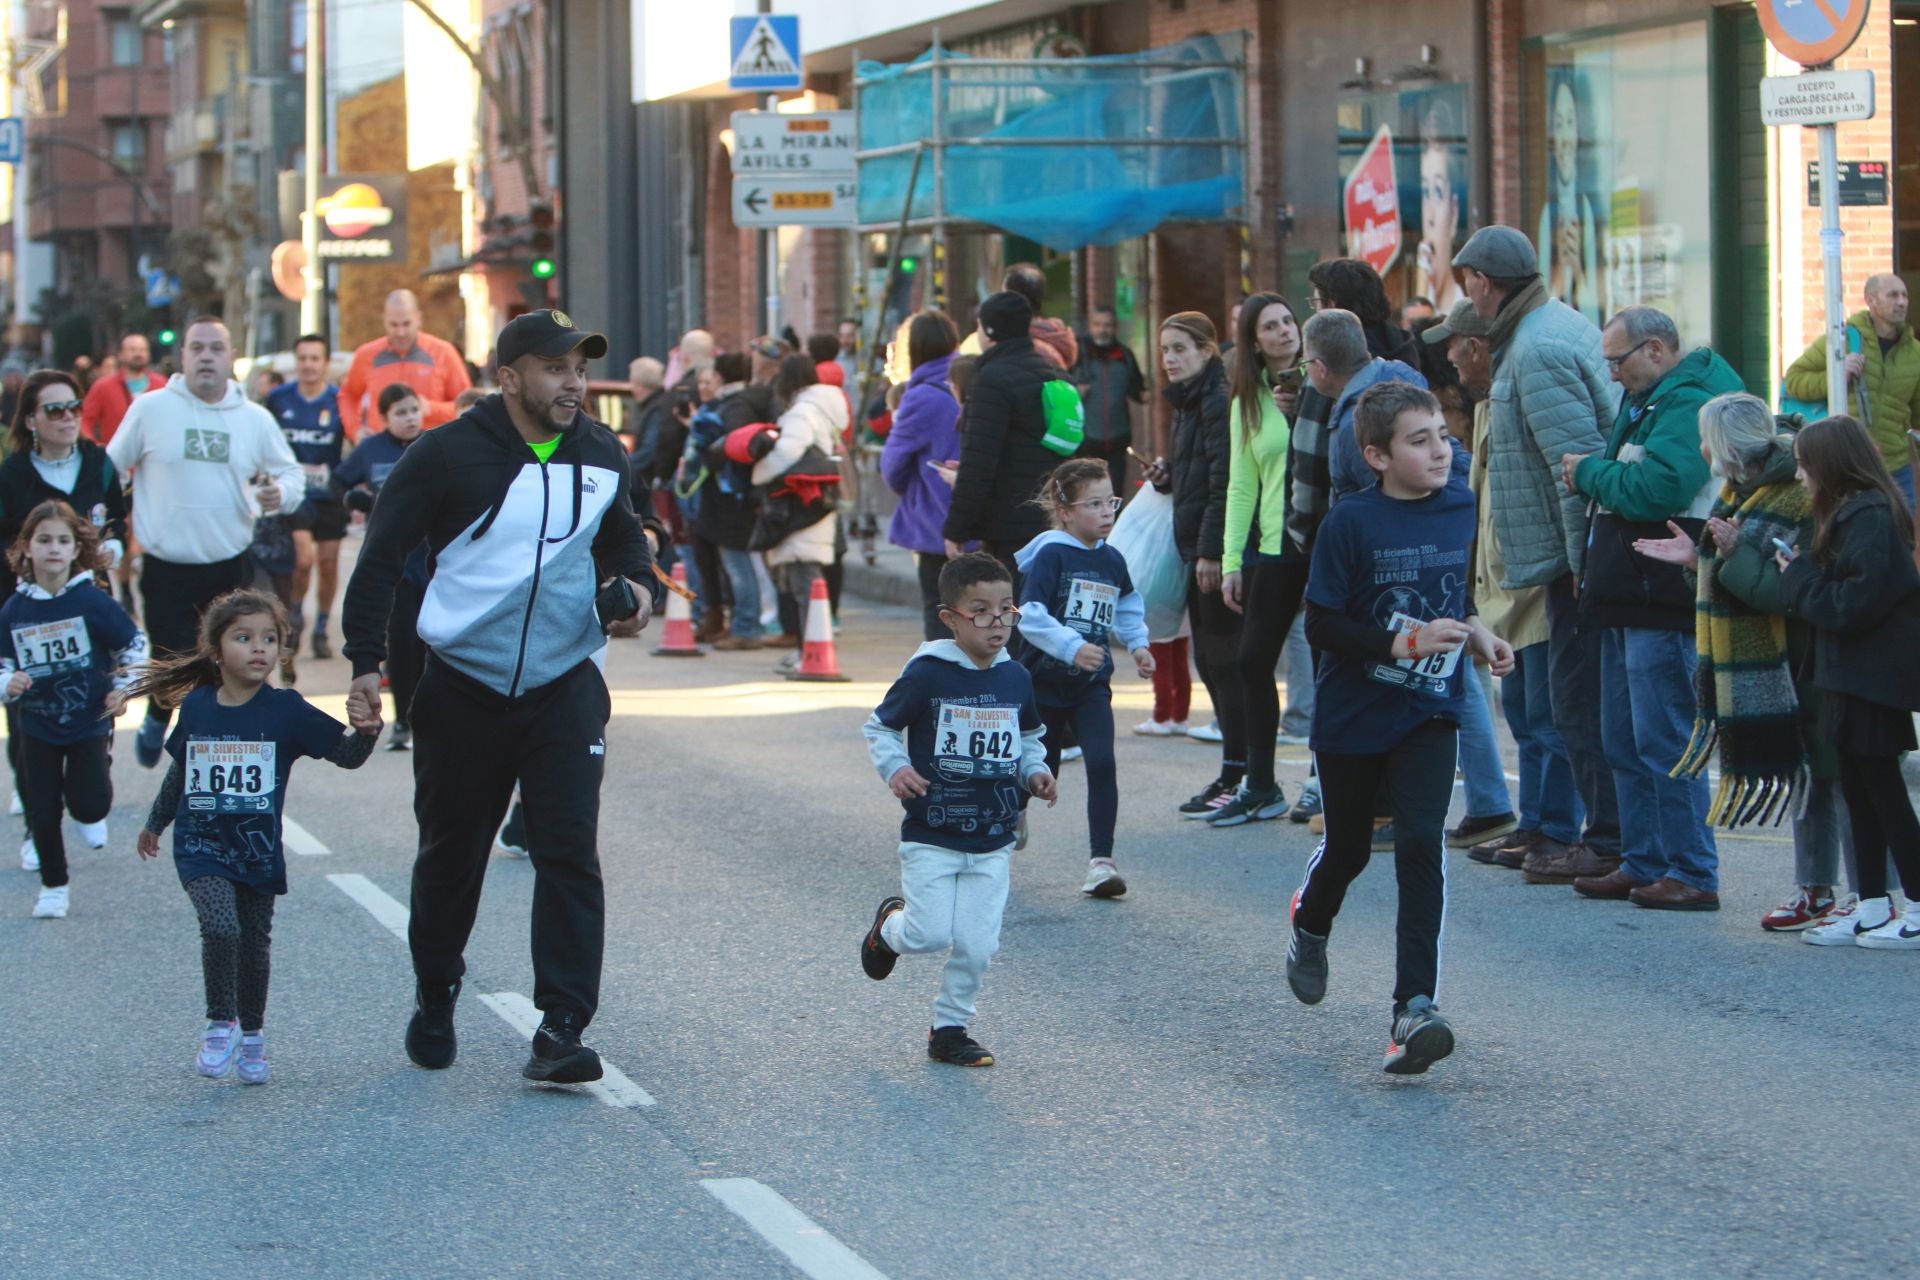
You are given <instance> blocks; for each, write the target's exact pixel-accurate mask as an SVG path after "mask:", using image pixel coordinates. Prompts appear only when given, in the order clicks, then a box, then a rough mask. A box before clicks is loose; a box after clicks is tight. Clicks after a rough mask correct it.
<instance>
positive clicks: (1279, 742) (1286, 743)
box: [1273, 729, 1307, 747]
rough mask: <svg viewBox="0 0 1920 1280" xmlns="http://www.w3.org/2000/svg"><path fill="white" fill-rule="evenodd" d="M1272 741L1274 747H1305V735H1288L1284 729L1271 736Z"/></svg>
mask: <svg viewBox="0 0 1920 1280" xmlns="http://www.w3.org/2000/svg"><path fill="white" fill-rule="evenodd" d="M1273 741H1274V745H1275V746H1280V747H1304V746H1306V745H1307V735H1306V734H1304V733H1288V732H1287V731H1286V730H1285V729H1282V730H1281V731H1280V732H1279V733H1276V734H1274V735H1273Z"/></svg>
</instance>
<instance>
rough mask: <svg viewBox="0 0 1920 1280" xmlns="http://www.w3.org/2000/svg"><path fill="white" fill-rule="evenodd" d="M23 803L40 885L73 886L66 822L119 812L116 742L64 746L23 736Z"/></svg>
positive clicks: (102, 738)
mask: <svg viewBox="0 0 1920 1280" xmlns="http://www.w3.org/2000/svg"><path fill="white" fill-rule="evenodd" d="M19 742H20V801H21V804H22V805H23V806H24V807H25V808H26V811H27V833H28V834H29V835H31V836H32V837H33V847H34V848H35V849H36V850H37V851H38V852H39V854H40V884H41V886H42V887H43V888H47V889H58V888H59V887H60V886H61V885H63V884H65V883H66V882H67V844H66V838H65V836H64V834H63V833H62V832H61V829H60V819H61V817H62V816H63V815H64V814H66V813H71V814H73V820H74V821H75V822H98V821H100V819H102V818H104V817H106V816H107V811H108V810H110V809H112V808H113V739H112V738H111V737H110V736H108V735H106V734H102V735H100V736H99V737H97V738H83V739H81V740H80V741H79V742H73V743H68V744H67V745H65V746H61V745H60V744H58V743H54V742H44V741H42V740H41V739H39V738H35V737H30V736H29V735H27V734H21V735H20V739H19Z"/></svg>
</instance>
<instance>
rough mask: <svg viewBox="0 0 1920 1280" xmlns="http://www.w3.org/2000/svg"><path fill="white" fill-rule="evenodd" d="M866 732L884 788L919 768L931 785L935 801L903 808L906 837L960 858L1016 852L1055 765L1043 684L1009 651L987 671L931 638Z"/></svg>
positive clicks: (928, 797)
mask: <svg viewBox="0 0 1920 1280" xmlns="http://www.w3.org/2000/svg"><path fill="white" fill-rule="evenodd" d="M863 732H864V733H865V734H866V738H867V754H868V755H869V756H870V757H871V758H872V760H873V766H874V768H875V769H876V770H878V771H879V774H880V777H881V779H882V780H883V781H886V782H891V781H892V780H893V775H894V774H896V773H898V772H900V770H901V769H903V768H905V767H907V766H909V765H910V766H912V768H913V770H914V772H916V773H918V774H919V775H920V776H921V777H923V778H925V779H926V780H927V783H928V786H927V794H925V795H924V796H910V797H908V798H907V799H906V800H903V801H902V802H901V803H902V804H903V805H905V806H906V810H907V813H906V817H905V818H904V819H902V821H901V823H900V839H901V840H902V841H903V842H907V843H912V844H930V845H934V846H936V847H937V848H941V849H950V850H953V851H954V852H956V853H998V852H1000V851H1001V850H1003V849H1006V848H1008V847H1009V846H1010V845H1012V844H1013V838H1014V827H1015V825H1016V824H1017V823H1018V822H1019V820H1020V813H1021V811H1022V810H1023V809H1025V808H1026V807H1027V784H1028V780H1029V779H1031V778H1032V777H1033V775H1034V774H1036V773H1041V772H1044V771H1045V770H1046V767H1047V765H1046V748H1045V747H1044V746H1042V745H1041V739H1042V738H1044V737H1045V736H1046V729H1045V727H1044V726H1043V725H1042V724H1041V722H1040V709H1039V707H1038V705H1037V704H1036V703H1035V702H1034V697H1033V679H1032V677H1030V676H1029V675H1028V674H1027V669H1026V668H1025V667H1023V666H1021V665H1020V664H1019V663H1018V662H1015V661H1014V660H1013V658H1012V657H1011V656H1009V655H1008V653H1007V651H1006V650H1005V649H1002V650H1000V652H998V653H996V654H994V656H993V661H992V662H991V663H990V664H989V665H987V666H985V667H977V666H975V665H974V663H973V659H972V658H969V657H968V656H967V655H966V652H965V651H964V650H962V649H961V648H960V646H959V645H958V644H956V643H954V642H953V641H951V640H929V641H928V642H927V643H926V644H923V645H921V646H920V647H919V648H918V649H916V650H914V654H913V657H912V658H910V659H908V661H907V665H906V667H905V668H904V669H903V670H902V671H901V672H900V677H899V679H897V680H895V681H894V682H893V687H892V688H890V689H888V690H887V696H886V697H885V698H884V699H883V700H882V701H881V703H880V705H879V706H878V707H876V708H874V712H873V714H872V715H871V716H869V717H868V718H867V723H866V727H865V728H864V730H863Z"/></svg>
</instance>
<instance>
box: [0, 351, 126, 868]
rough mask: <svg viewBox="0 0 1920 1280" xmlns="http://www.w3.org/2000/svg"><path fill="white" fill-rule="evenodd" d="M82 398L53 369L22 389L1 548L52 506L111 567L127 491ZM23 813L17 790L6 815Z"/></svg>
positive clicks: (15, 759) (1, 586) (7, 466)
mask: <svg viewBox="0 0 1920 1280" xmlns="http://www.w3.org/2000/svg"><path fill="white" fill-rule="evenodd" d="M84 399H85V396H84V395H83V394H82V392H81V390H80V385H79V383H77V382H76V381H74V378H73V375H72V374H69V373H64V372H62V371H60V370H58V369H39V370H36V371H35V372H34V373H32V374H31V375H29V376H28V378H27V380H26V381H25V382H24V383H22V384H21V386H20V399H19V402H18V404H17V405H16V407H15V410H14V415H13V422H12V423H11V424H10V427H11V429H10V430H9V432H8V435H7V456H6V460H5V461H4V462H0V547H6V546H12V545H13V543H14V542H15V540H17V539H18V538H19V536H20V530H21V526H22V524H23V522H24V521H25V520H26V518H27V513H28V512H30V511H32V510H33V509H34V508H35V507H37V506H39V505H40V504H41V503H43V502H51V501H59V502H64V503H66V504H67V505H68V506H70V507H72V508H73V509H74V511H76V512H78V513H79V516H80V518H81V519H82V520H84V521H86V522H87V524H88V525H90V526H91V527H92V529H93V530H94V532H95V535H96V536H97V537H98V538H99V540H100V551H101V553H102V558H103V560H104V561H105V563H106V566H107V567H108V568H109V569H111V568H112V567H113V566H114V565H117V564H118V563H119V562H120V558H121V556H122V555H123V554H125V550H126V539H127V499H126V491H125V489H124V488H123V487H122V485H121V477H120V474H119V472H118V471H117V470H116V469H115V467H114V465H113V463H112V462H111V461H110V460H109V459H108V458H107V451H106V450H105V449H104V448H103V447H101V446H100V445H97V444H95V443H94V442H93V441H92V440H89V439H88V438H87V437H86V436H85V435H84V434H83V433H82V432H81V430H80V405H81V402H82V401H83V400H84ZM14 588H15V579H14V575H13V574H11V573H9V572H5V571H4V570H0V604H5V603H6V601H7V600H9V599H11V598H12V596H13V593H14ZM6 721H7V763H8V764H9V765H10V766H12V769H13V774H14V777H15V779H16V780H17V779H18V778H19V776H20V747H19V742H20V737H19V734H18V733H17V732H16V730H17V728H18V726H17V724H16V723H15V717H14V713H13V709H12V708H11V707H9V708H8V709H7V714H6ZM22 811H23V809H22V806H21V803H20V796H19V788H18V787H17V786H16V787H15V789H14V803H13V812H14V813H16V814H18V813H21V812H22ZM21 860H22V864H23V865H24V864H25V863H26V862H27V861H28V860H29V859H28V856H27V853H26V851H25V850H23V851H22V855H21ZM32 869H33V868H31V867H29V868H28V870H32Z"/></svg>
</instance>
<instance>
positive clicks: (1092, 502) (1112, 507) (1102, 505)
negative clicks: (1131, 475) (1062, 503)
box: [1067, 498, 1120, 511]
mask: <svg viewBox="0 0 1920 1280" xmlns="http://www.w3.org/2000/svg"><path fill="white" fill-rule="evenodd" d="M1067 505H1068V506H1070V507H1085V508H1086V509H1087V510H1089V511H1118V510H1119V509H1120V499H1118V498H1088V499H1087V500H1086V501H1084V502H1069V503H1067Z"/></svg>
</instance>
